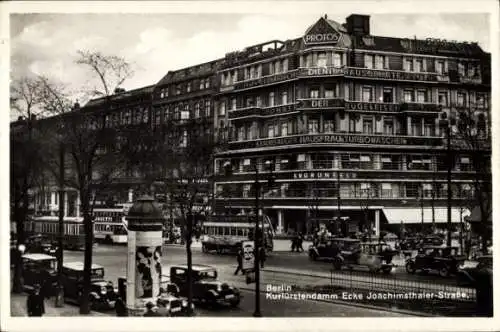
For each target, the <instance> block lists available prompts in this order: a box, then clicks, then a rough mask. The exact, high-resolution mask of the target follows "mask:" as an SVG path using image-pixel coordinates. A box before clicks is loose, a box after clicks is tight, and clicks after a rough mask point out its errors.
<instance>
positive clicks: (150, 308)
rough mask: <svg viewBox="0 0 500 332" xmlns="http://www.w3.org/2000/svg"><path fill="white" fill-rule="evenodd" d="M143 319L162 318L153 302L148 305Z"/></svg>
mask: <svg viewBox="0 0 500 332" xmlns="http://www.w3.org/2000/svg"><path fill="white" fill-rule="evenodd" d="M142 316H143V317H161V315H160V314H159V313H158V312H157V311H156V310H155V305H154V304H153V302H148V303H146V312H145V313H144V315H142Z"/></svg>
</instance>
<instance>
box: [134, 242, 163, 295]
mask: <svg viewBox="0 0 500 332" xmlns="http://www.w3.org/2000/svg"><path fill="white" fill-rule="evenodd" d="M135 261H136V276H135V280H136V281H135V286H136V287H135V292H136V293H135V295H136V298H137V299H140V298H150V297H153V296H158V295H159V293H160V277H161V246H156V247H154V246H153V247H147V246H137V247H136V255H135Z"/></svg>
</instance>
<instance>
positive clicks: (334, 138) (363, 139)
mask: <svg viewBox="0 0 500 332" xmlns="http://www.w3.org/2000/svg"><path fill="white" fill-rule="evenodd" d="M440 143H442V142H441V139H440V138H429V137H406V136H383V135H353V134H317V135H296V136H289V137H279V138H272V139H262V140H254V141H248V142H237V141H235V142H230V148H231V149H233V150H235V149H252V148H264V147H273V146H283V145H301V144H366V145H389V146H390V145H429V146H437V145H439V144H440Z"/></svg>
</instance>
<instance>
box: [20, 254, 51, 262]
mask: <svg viewBox="0 0 500 332" xmlns="http://www.w3.org/2000/svg"><path fill="white" fill-rule="evenodd" d="M23 258H26V259H31V260H33V261H43V260H49V259H56V257H55V256H51V255H47V254H25V255H23Z"/></svg>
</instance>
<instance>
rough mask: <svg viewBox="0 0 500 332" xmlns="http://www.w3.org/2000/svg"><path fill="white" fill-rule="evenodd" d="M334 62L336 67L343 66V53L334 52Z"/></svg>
mask: <svg viewBox="0 0 500 332" xmlns="http://www.w3.org/2000/svg"><path fill="white" fill-rule="evenodd" d="M332 62H333V63H332V64H333V67H335V68H340V67H342V54H340V53H336V52H334V53H333V61H332Z"/></svg>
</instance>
